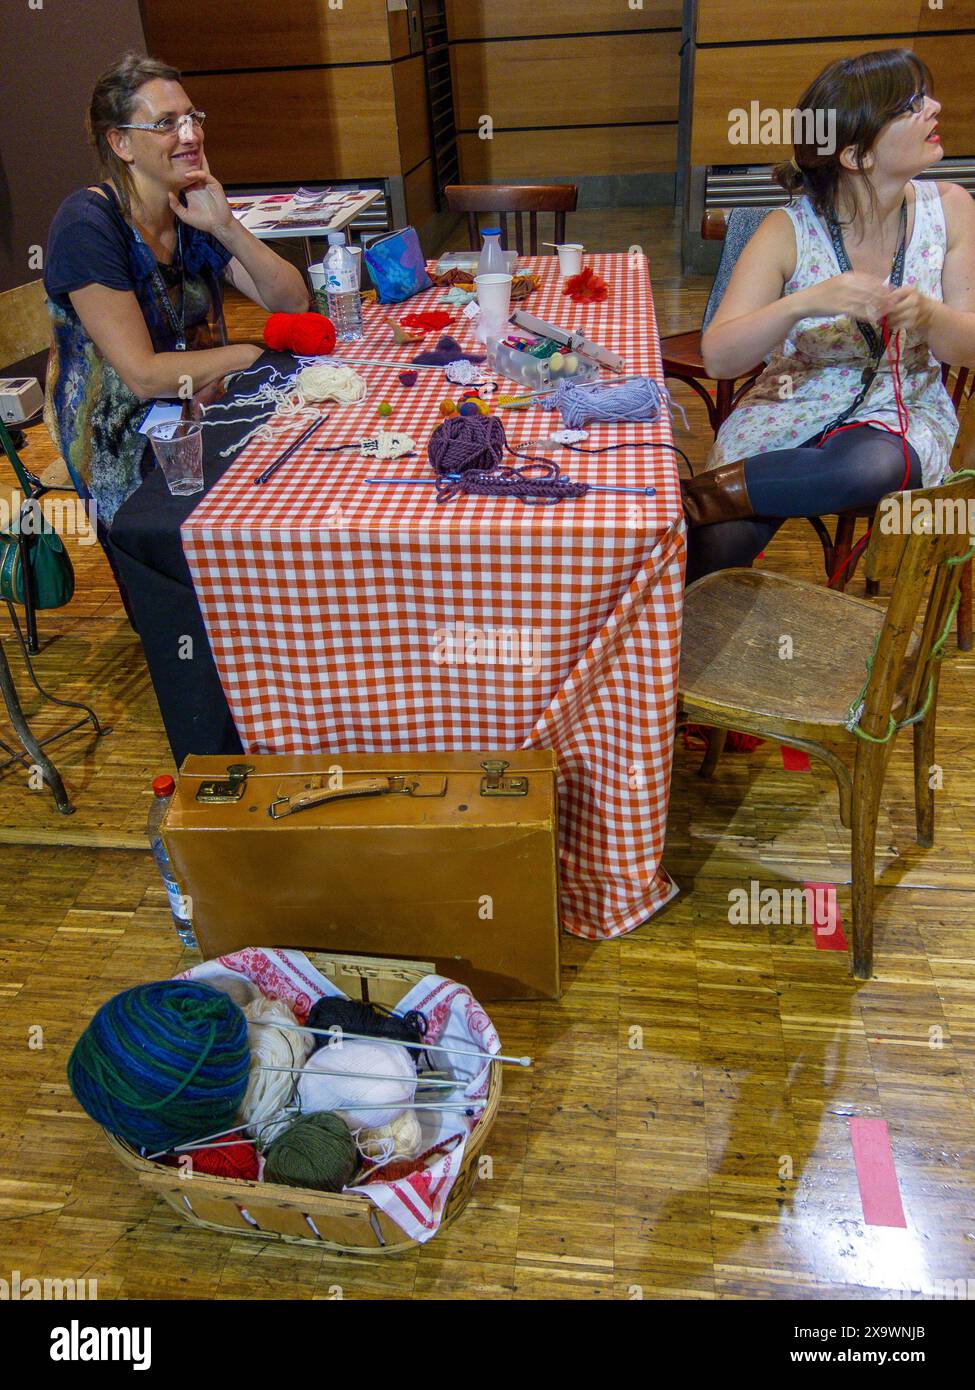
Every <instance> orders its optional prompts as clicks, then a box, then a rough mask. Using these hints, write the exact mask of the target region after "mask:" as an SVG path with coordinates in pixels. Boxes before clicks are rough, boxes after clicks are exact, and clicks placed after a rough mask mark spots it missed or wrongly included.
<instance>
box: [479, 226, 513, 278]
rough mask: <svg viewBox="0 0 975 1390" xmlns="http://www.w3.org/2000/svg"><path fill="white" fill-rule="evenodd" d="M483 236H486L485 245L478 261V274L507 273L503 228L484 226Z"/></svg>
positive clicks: (482, 229)
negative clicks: (502, 247)
mask: <svg viewBox="0 0 975 1390" xmlns="http://www.w3.org/2000/svg"><path fill="white" fill-rule="evenodd" d="M481 236H482V237H483V238H484V245H483V246H482V247H481V256H480V259H479V260H478V262H477V273H478V275H507V273H508V263H507V261H506V260H505V258H504V252H503V251H502V250H501V228H500V227H482V228H481Z"/></svg>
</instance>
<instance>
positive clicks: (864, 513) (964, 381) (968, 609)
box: [809, 365, 975, 652]
mask: <svg viewBox="0 0 975 1390" xmlns="http://www.w3.org/2000/svg"><path fill="white" fill-rule="evenodd" d="M941 379H942V381H943V382H944V384H945V386H948V387H949V394H950V396H951V403H952V405H953V406H954V407H955V410H956V412H957V413H958V416H959V419H962V417H963V413H964V408H965V407H966V406H967V404H968V402H969V401H970V400H971V397H972V392H973V389H975V373H973V372H971V371H970V370H969V368H968V367H959V368H957V370H956V371H955V374H954V377H952V376H951V369H950V368H949V367H948V366H947V365H946V366H943V367H942V369H941ZM967 428H968V434H971V433H972V431H973V429H975V421H969V424H968V427H967ZM966 440H967V444H966ZM973 466H975V438H971V439H968V435H967V434H966V433H965V431H963V430H962V429H961V428H959V432H958V439H957V442H956V445H955V449H954V450H953V452H952V456H951V467H952V470H953V471H955V472H957V471H958V470H959V469H961V468H971V467H973ZM875 513H876V508H875V507H853V508H851V509H850V511H847V512H840V514H839V516H838V517H837V518H836V531H835V533H834V534H833V535H830V533H829V530H828V528H827V527H826V524H825V522H824V521H823V519H822V517H814V516H811V517H810V518H809V522H810V524H811V525H812V527H813V529H814V530H815V532H816V534H817V535H818V537H819V540H820V543H821V544H822V547H823V564H824V566H825V569H826V578H827V581H829V583H830V587H831V588H833V589H839V590H840V592H841V593H842V592H843V590H844V589H845V588H846V586H847V584H848V583H849V581H850V580H851V579H852V578H853V575H854V572H855V571H856V568H857V564H858V563H859V556H857V557H855V558H854V560H853V561H852V562H850V563H848V561H849V557H850V555H851V554H852V552H853V547H854V537H855V535H856V526H857V522H858V521H859V520H861V518H862V519H865V520H866V522H867V529H868V530H869V529H870V528H871V527H872V526H873V524H874V516H875ZM834 576H835V577H834ZM876 589H877V586H876V584H875V583H874V582H873V581H871V580H869V579H868V580H867V593H868V594H875V593H876ZM959 593H960V595H961V598H960V602H959V604H958V623H957V629H956V637H955V640H956V642H957V644H958V650H959V651H961V652H970V651H971V649H972V565H971V561H969V562H968V563H967V564H965V565H964V566H963V567H962V572H961V579H960V581H959Z"/></svg>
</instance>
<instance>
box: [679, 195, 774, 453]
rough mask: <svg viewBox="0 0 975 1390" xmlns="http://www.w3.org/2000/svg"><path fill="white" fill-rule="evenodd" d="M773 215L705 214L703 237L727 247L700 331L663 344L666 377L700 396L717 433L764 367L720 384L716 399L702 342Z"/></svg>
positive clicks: (743, 211)
mask: <svg viewBox="0 0 975 1390" xmlns="http://www.w3.org/2000/svg"><path fill="white" fill-rule="evenodd" d="M771 211H772V209H771V208H768V207H757V208H751V207H749V208H732V209H731V210H730V213H729V211H728V209H726V208H714V209H712V210H711V211H710V212H706V213H705V214H704V218H703V220H702V222H701V236H702V237H703V238H704V240H705V241H723V242H724V247H723V248H722V251H721V260H720V262H719V263H718V271H717V274H716V275H715V277H714V284H713V285H712V286H711V293H710V295H709V296H708V302H707V306H706V307H705V310H704V318H703V320H702V323H701V327H700V328H694V329H692V330H691V331H690V332H689V333H669V334H668V335H667V337H666V338H661V340H660V352H661V356H662V358H663V372H664V376H665V377H672V378H673V379H674V380H675V381H682V382H683V383H684V385H685V386H689V387H690V388H691V390H692V391H694V392H696V393H697V395H699V396H700V398H701V400H702V401H703V402H704V406H705V409H706V410H707V412H708V424H709V425H710V426H711V429H712V431H713V432H714V433H715V434H717V433H718V430H719V429H720V428H721V426H722V425H723V424H724V422H725V420H727V418H728V416H729V415H730V414H731V412H732V411H733V410H734V408H735V406H736V405H737V404H738V402H739V401H740V400H741V398H742V396H744V395H745V394H746V393H747V392H748V391H749V389H750V388H751V386H752V385H753V383H754V382H755V379H756V378H757V376H758V375H759V373H760V372H761V370H762V365H764V364H762V365H760V366H758V367H756V368H755V369H754V370H753V371H751V372H749V373H748V374H747V375H746V376H744V377H735V378H732V379H730V380H715V394H714V395H713V396H712V395H711V392H710V391H709V390H708V389H707V387H706V386H705V385H704V382H706V381H711V380H714V378H712V377H710V376H709V375H708V373H707V371H706V370H705V366H704V358H703V357H702V355H701V337H702V335H703V333H704V330H705V329H706V328H707V326H708V324H709V323H710V322H711V320H712V318H713V317H714V315H715V314H716V312H717V309H718V305H719V304H720V303H721V300H722V298H723V296H724V292H725V290H726V289H727V288H728V281H729V280H730V279H731V272H732V271H733V270H734V268H735V262H736V261H737V260H738V257H739V256H740V255H741V252H742V248H743V247H744V246H745V243H746V242H747V241H748V239H749V237H750V236H751V235H752V233H753V232H754V231H755V229H756V227H758V225H759V224H760V223H761V222H762V221H763V220H764V219H765V217H767V215H768V214H769V213H770V212H771ZM729 231H730V234H729Z"/></svg>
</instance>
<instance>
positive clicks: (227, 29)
mask: <svg viewBox="0 0 975 1390" xmlns="http://www.w3.org/2000/svg"><path fill="white" fill-rule="evenodd" d="M143 11H144V15H145V27H146V35H147V39H148V43H149V51H150V52H151V53H153V54H155V56H156V57H158V58H164V59H165V60H166V61H167V62H169V63H174V64H175V65H176V66H177V67H179V68H182V69H184V70H185V71H187V72H228V71H231V70H233V69H235V68H286V67H307V66H312V65H314V64H320V63H375V62H388V61H389V58H390V56H391V54H390V39H389V26H388V25H387V22H386V0H346V3H345V4H344V5H343V6H342V8H341V9H340V10H338V9H330V8H329V5H328V0H205V3H203V0H143ZM408 47H409V45H407V51H408Z"/></svg>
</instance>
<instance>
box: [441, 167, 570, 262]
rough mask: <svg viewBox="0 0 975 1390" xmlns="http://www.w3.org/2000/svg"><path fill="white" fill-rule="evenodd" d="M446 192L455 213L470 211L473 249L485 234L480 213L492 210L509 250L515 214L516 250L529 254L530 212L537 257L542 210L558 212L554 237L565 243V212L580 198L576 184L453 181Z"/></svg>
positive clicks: (532, 244) (533, 249)
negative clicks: (510, 221)
mask: <svg viewBox="0 0 975 1390" xmlns="http://www.w3.org/2000/svg"><path fill="white" fill-rule="evenodd" d="M444 194H445V196H446V199H447V206H448V208H449V209H450V211H451V212H464V213H466V214H467V237H468V244H469V245H470V249H471V250H472V251H477V250H479V249H480V245H481V234H480V229H479V227H478V214H479V213H491V214H492V215H493V220H495V221H497V222H498V223H499V224H500V227H501V245H502V247H503V248H504V249H505V250H506V251H507V250H508V218H509V216H513V217H514V219H515V249H516V250H517V252H518V255H519V256H523V255H525V234H524V228H523V225H522V217H523V214H524V213H526V212H527V213H528V234H529V251H528V255H530V256H537V255H538V214H539V213H540V212H551V213H554V215H555V234H554V237H553V240H555V241H557V242H564V241H565V214H566V213H567V212H574V211H575V208H576V203H577V202H578V199H579V190H578V188H577V187H576V185H575V184H574V183H538V184H529V183H524V184H509V183H498V184H494V183H452V184H448V185H447V187H446V188H445V189H444ZM499 214H500V215H499ZM553 254H554V252H553Z"/></svg>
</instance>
